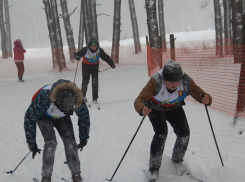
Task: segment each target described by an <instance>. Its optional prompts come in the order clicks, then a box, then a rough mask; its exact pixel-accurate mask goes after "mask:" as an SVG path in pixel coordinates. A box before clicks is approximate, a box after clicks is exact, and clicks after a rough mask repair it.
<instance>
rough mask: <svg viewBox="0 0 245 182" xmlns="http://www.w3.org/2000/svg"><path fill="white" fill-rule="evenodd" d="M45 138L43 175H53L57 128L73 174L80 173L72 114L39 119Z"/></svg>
mask: <svg viewBox="0 0 245 182" xmlns="http://www.w3.org/2000/svg"><path fill="white" fill-rule="evenodd" d="M37 124H38V127H39V128H40V131H41V133H42V136H43V138H44V150H43V166H42V176H46V177H47V176H51V175H52V172H53V165H54V156H55V150H56V145H57V140H56V136H55V130H54V128H56V129H57V131H58V133H59V135H60V137H61V139H62V141H63V143H64V147H65V154H66V160H67V163H68V166H69V169H70V171H71V174H75V173H80V172H81V171H80V161H79V157H78V150H77V144H76V140H75V136H74V131H73V125H72V122H71V119H70V116H65V117H63V118H61V119H52V118H49V117H43V118H42V119H40V120H38V121H37Z"/></svg>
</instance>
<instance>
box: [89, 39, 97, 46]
mask: <svg viewBox="0 0 245 182" xmlns="http://www.w3.org/2000/svg"><path fill="white" fill-rule="evenodd" d="M88 46H89V47H90V46H97V47H99V42H98V39H97V37H92V38H91V39H90V41H89V43H88Z"/></svg>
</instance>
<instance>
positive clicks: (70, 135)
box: [24, 79, 90, 182]
mask: <svg viewBox="0 0 245 182" xmlns="http://www.w3.org/2000/svg"><path fill="white" fill-rule="evenodd" d="M74 111H75V113H76V115H77V116H78V125H79V138H80V144H79V145H77V144H76V141H75V136H74V131H73V126H72V122H71V118H70V115H73V112H74ZM36 123H37V125H38V127H39V128H40V131H41V133H42V136H43V138H44V143H45V144H44V150H43V165H42V174H41V175H42V182H50V181H51V176H52V171H53V165H54V155H55V150H56V145H57V141H56V136H55V131H54V128H56V129H57V131H58V133H59V135H60V137H61V139H62V141H63V143H64V147H65V154H66V160H67V162H68V166H69V169H70V171H71V174H72V180H73V182H82V179H81V176H80V172H81V171H80V161H79V157H78V148H79V149H80V150H82V148H83V147H84V146H85V145H86V144H87V140H88V138H89V130H90V116H89V111H88V109H87V106H86V104H85V102H83V96H82V93H81V90H80V89H79V88H78V87H77V86H76V84H75V83H72V82H70V81H69V80H63V79H60V80H58V81H56V82H55V83H54V84H48V85H46V86H44V87H42V88H40V89H39V90H38V91H37V92H36V93H35V94H34V96H33V98H32V102H31V105H30V106H29V108H28V109H27V111H26V113H25V118H24V129H25V135H26V142H27V143H28V147H29V150H30V151H31V152H32V158H33V159H34V157H35V155H36V153H40V151H41V150H40V149H38V146H37V143H36Z"/></svg>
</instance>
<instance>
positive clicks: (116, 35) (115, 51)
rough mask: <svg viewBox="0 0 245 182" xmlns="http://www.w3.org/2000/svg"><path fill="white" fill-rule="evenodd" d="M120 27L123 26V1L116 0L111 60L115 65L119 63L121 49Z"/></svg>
mask: <svg viewBox="0 0 245 182" xmlns="http://www.w3.org/2000/svg"><path fill="white" fill-rule="evenodd" d="M120 25H121V0H114V18H113V36H112V50H111V58H112V60H113V61H114V62H115V63H119V47H120V44H119V43H120V33H121V30H120Z"/></svg>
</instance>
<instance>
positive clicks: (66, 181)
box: [61, 178, 70, 182]
mask: <svg viewBox="0 0 245 182" xmlns="http://www.w3.org/2000/svg"><path fill="white" fill-rule="evenodd" d="M61 179H62V180H63V181H65V182H70V181H68V180H66V179H65V178H61Z"/></svg>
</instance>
